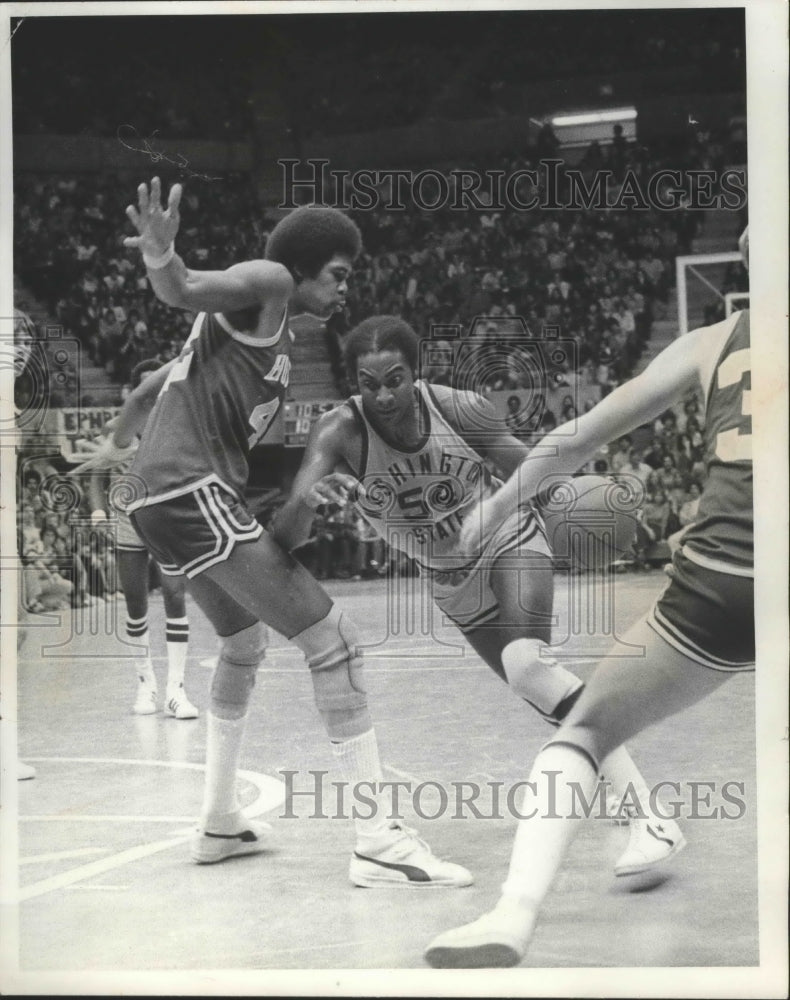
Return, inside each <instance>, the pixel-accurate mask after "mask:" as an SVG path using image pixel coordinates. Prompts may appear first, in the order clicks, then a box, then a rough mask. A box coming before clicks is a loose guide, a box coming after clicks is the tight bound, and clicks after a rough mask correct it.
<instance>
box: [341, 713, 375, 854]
mask: <svg viewBox="0 0 790 1000" xmlns="http://www.w3.org/2000/svg"><path fill="white" fill-rule="evenodd" d="M332 753H333V754H334V755H335V759H336V760H337V762H338V765H339V767H340V770H341V772H342V775H343V777H344V778H345V780H346V781H347V782H348V783H349V784H350V785H351V786H354V785H356V784H359V783H360V782H363V781H364V782H373V783H375V787H374V788H372V789H371V788H370V787H368V786H367V785H366V786H365V787H364V788H363V789H361V792H362V793H363V794H364V795H365V796H366V797H369V798H372V799H374V800H375V802H376V808H375V811H374V812H373V815H372V816H371V817H370V818H369V819H366V818H363V817H355V818H354V828H355V829H356V832H357V839H358V840H360V841H362V840H365V841H367V840H368V839H369V838H375V837H376V836H378V835H379V834H381V833H382V832H383V831H384V830H386V829H387V825H388V822H389V821H388V818H387V817H388V813H389V802H388V800H387V799H386V798H384V797H383V796H382V795H381V792H380V791H379V789H378V783H379V782H380V781H381V780H382V778H383V776H384V775H383V772H382V770H381V761H380V760H379V748H378V743H377V741H376V734H375V732H374V731H373V730H372V729H369V730H368V731H367V732H366V733H362V735H361V736H354V737H352V738H351V739H350V740H343V742H342V743H333V744H332ZM349 802H351V803H352V806H351V808H352V809H353V807H354V806H353V803H355V802H356V800H355V798H354V796H353V791H352V789H349ZM357 808H358V809H359V810H360V811H362V812H363V816H364V815H366V814H367V812H369V807H368V806H367V805H366V804H365V803H363V802H360V803H359V804H358V806H357Z"/></svg>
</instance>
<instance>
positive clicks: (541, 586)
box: [465, 550, 582, 722]
mask: <svg viewBox="0 0 790 1000" xmlns="http://www.w3.org/2000/svg"><path fill="white" fill-rule="evenodd" d="M483 573H484V574H485V575H486V576H487V584H488V587H489V588H490V591H491V592H492V594H493V597H494V599H495V601H496V606H497V609H498V610H497V614H496V617H495V618H494V619H493V620H491V621H488V622H487V623H486V624H484V625H482V626H480V627H479V628H476V629H473V630H471V631H467V630H465V637H466V638H467V639H468V640H469V642H470V644H471V645H472V646H473V648H474V649H475V651H476V652H477V653H479V654H480V656H481V657H482V658H483V659H484V660H485V662H486V663H487V664H488V665H489V666H490V667H491V669H492V670H494V672H495V673H497V674H498V675H499V676H500V677H502V678H503V679H504V680H506V681H507V683H508V685H509V686H510V688H511V690H512V691H513V692H514V694H517V695H518V696H519V698H522V699H523V700H524V701H526V702H527V703H528V704H530V705H532V707H533V708H535V709H536V710H537V711H538V712H539V713H540V714H541V715H542V716H543V717H544V718H546V719H548V720H549V721H553V722H557V721H559V720H560V719H563V718H564V717H565V715H566V714H567V712H568V710H569V708H570V707H571V705H572V704H573V702H574V701H575V699H576V698H577V697H578V695H579V692H580V691H581V688H582V682H581V681H580V680H579V678H578V677H575V676H574V675H573V674H572V673H570V671H568V670H566V669H565V668H564V667H562V666H560V665H559V664H558V663H557V661H556V659H554V657H553V656H552V655H551V650H550V648H549V644H550V642H551V627H552V622H553V604H554V568H553V564H552V560H551V558H550V556H548V555H546V554H544V553H541V552H538V551H531V550H511V551H509V552H505V553H503V554H501V555H499V556H498V557H497V558H496V559H495V560H494V562H493V565H492V566H491V567H490V568H487V569H486V568H485V567H484V568H483Z"/></svg>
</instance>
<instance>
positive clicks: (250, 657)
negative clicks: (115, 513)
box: [189, 575, 269, 864]
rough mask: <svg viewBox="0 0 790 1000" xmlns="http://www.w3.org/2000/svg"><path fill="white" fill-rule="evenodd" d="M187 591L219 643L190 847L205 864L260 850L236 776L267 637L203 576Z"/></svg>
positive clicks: (259, 835)
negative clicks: (196, 817) (197, 815)
mask: <svg viewBox="0 0 790 1000" xmlns="http://www.w3.org/2000/svg"><path fill="white" fill-rule="evenodd" d="M189 589H190V592H191V593H192V595H193V597H194V598H195V601H196V602H197V604H198V605H199V606H200V608H201V609H202V610H203V612H204V613H205V614H206V616H207V618H208V619H209V621H210V622H211V623H212V625H213V626H214V628H215V629H216V631H217V635H218V637H219V641H220V652H219V657H218V659H217V665H216V667H215V668H214V674H213V676H212V680H211V691H210V704H209V711H208V712H207V720H206V778H205V784H204V786H203V805H202V808H201V814H200V820H199V823H198V828H197V830H196V831H195V834H194V835H193V837H192V843H191V852H192V858H193V860H194V861H196V862H197V863H198V864H211V863H213V862H216V861H223V860H224V859H225V858H228V857H231V856H234V855H238V854H254V853H257V852H258V851H261V850H263V848H264V847H265V846H266V841H267V836H266V835H267V833H268V830H269V827H268V826H267V825H266V824H265V823H260V822H255V821H253V820H250V819H248V818H247V817H245V816H244V815H243V813H242V812H241V807H240V805H239V801H238V799H237V797H236V772H237V771H238V766H239V758H240V755H241V746H242V741H243V738H244V730H245V726H246V721H247V715H248V712H249V704H250V699H251V697H252V691H253V688H254V687H255V680H256V675H257V671H258V667H259V666H260V663H261V661H262V659H263V657H264V655H265V650H266V639H267V635H266V629H265V627H264V626H263V625H262V624H261V623H260V621H258V619H257V618H256V617H255V616H254V615H252V614H250V612H248V611H247V610H245V609H244V608H242V607H241V606H240V605H239V604H238V603H237V602H236V601H234V600H233V599H232V598H229V597H228V596H227V594H225V593H224V591H223V590H222V588H221V587H219V586H217V585H216V584H215V583H213V582H212V581H211V580H209V579H208V578H207V577H206V576H205V575H202V576H200V577H197V578H195V579H194V580H192V581H191V582H190V585H189Z"/></svg>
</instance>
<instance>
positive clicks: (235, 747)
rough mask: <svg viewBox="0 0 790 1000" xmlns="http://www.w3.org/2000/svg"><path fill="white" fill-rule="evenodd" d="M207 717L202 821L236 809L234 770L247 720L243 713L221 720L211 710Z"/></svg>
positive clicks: (237, 805) (213, 818)
mask: <svg viewBox="0 0 790 1000" xmlns="http://www.w3.org/2000/svg"><path fill="white" fill-rule="evenodd" d="M206 718H207V722H206V781H205V785H204V789H203V809H202V811H201V819H202V821H203V822H205V821H206V820H217V819H220V818H221V817H223V816H227V815H228V814H231V813H235V812H237V811H238V809H239V802H238V799H237V798H236V771H237V770H238V767H239V757H240V756H241V743H242V740H243V738H244V728H245V724H246V721H247V717H246V715H244V716H242V717H241V718H240V719H221V718H219V717H218V716H216V715H214V714H213V712H211V711H209V712H207V713H206ZM213 832H215V833H217V832H223V831H217V830H214V831H213Z"/></svg>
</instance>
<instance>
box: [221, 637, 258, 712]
mask: <svg viewBox="0 0 790 1000" xmlns="http://www.w3.org/2000/svg"><path fill="white" fill-rule="evenodd" d="M266 638H267V633H266V626H265V625H263V624H262V623H261V622H256V623H255V624H254V625H250V626H249V628H245V629H242V630H241V631H240V632H236V633H235V634H234V635H229V636H225V637H224V638H223V639H222V647H221V649H220V654H219V660H218V661H217V666H216V668H215V670H214V676H213V678H212V681H211V711H212V713H213V714H214V715H216V716H218V717H219V718H221V719H240V718H242V716H244V715H245V714H246V712H247V707H248V706H249V703H250V698H251V697H252V690H253V688H254V687H255V678H256V675H257V672H258V666H259V664H260V662H261V660H262V659H263V657H264V654H265V652H266Z"/></svg>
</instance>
